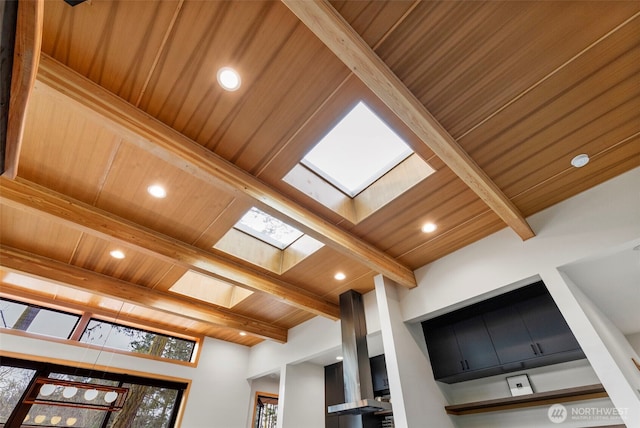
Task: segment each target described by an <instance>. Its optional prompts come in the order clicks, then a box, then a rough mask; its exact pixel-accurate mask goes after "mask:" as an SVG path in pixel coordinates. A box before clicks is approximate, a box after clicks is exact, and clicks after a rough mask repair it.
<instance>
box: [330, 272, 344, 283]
mask: <svg viewBox="0 0 640 428" xmlns="http://www.w3.org/2000/svg"><path fill="white" fill-rule="evenodd" d="M333 277H334V278H335V279H337V280H338V281H342V280H343V279H345V278H346V277H347V275H345V274H344V273H342V272H338V273H336V274H335V275H333Z"/></svg>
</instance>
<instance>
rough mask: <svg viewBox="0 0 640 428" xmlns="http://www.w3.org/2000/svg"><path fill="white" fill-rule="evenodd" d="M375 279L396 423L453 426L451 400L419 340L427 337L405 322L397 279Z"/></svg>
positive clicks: (401, 425)
mask: <svg viewBox="0 0 640 428" xmlns="http://www.w3.org/2000/svg"><path fill="white" fill-rule="evenodd" d="M374 282H375V291H376V300H377V303H378V311H379V313H380V329H381V332H382V344H383V347H384V354H385V361H386V363H387V375H388V377H389V389H390V391H391V402H392V405H393V419H394V422H395V426H396V427H397V428H409V427H412V428H413V427H422V426H433V427H438V428H446V427H453V426H454V424H453V422H452V420H451V417H450V416H449V415H447V414H446V412H445V410H444V406H445V405H447V404H448V403H447V401H446V399H445V397H444V395H443V394H442V391H441V390H440V388H439V387H438V385H437V384H436V381H435V380H434V379H433V372H432V371H431V365H430V363H429V359H428V358H427V356H426V354H425V352H424V351H423V349H421V347H420V345H418V342H417V341H416V340H417V339H418V340H420V341H423V340H424V339H422V338H421V337H420V335H421V333H420V332H419V330H420V329H419V326H417V330H414V331H413V333H412V331H411V330H410V329H409V326H407V325H406V324H405V323H404V322H403V320H402V313H401V310H400V301H399V298H398V294H397V289H396V287H397V286H396V285H395V283H394V282H393V281H391V280H389V279H388V278H385V277H383V276H382V275H378V276H376V277H375V278H374ZM413 334H416V335H418V338H417V339H416V338H414V335H413Z"/></svg>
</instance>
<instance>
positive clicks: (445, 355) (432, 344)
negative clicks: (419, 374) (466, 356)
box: [422, 323, 463, 379]
mask: <svg viewBox="0 0 640 428" xmlns="http://www.w3.org/2000/svg"><path fill="white" fill-rule="evenodd" d="M422 329H423V332H424V336H425V338H426V340H427V349H428V351H429V360H431V367H432V368H433V374H434V376H435V378H436V379H440V378H445V377H448V376H452V375H455V374H458V373H460V372H461V371H463V367H461V365H462V354H460V348H458V341H457V340H456V334H455V332H454V330H453V326H452V325H442V326H437V325H434V326H432V325H429V324H426V323H423V324H422Z"/></svg>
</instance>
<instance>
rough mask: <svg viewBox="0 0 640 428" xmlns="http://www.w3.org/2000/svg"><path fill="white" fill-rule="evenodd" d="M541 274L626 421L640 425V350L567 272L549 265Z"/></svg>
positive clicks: (632, 424) (632, 425) (634, 425)
mask: <svg viewBox="0 0 640 428" xmlns="http://www.w3.org/2000/svg"><path fill="white" fill-rule="evenodd" d="M540 276H541V277H542V280H543V281H544V282H545V284H546V285H547V288H548V289H549V292H550V293H551V296H552V297H553V299H554V300H555V302H556V305H557V306H558V308H559V309H560V312H561V313H562V315H563V316H564V318H565V320H566V321H567V324H569V327H571V330H572V331H573V334H574V335H575V337H576V339H577V340H578V343H580V346H581V347H582V350H583V351H584V353H585V355H586V356H587V359H588V360H589V363H590V364H591V366H592V367H593V370H594V371H595V372H596V374H597V375H598V378H599V379H600V382H602V385H603V386H604V387H605V389H606V390H607V393H608V394H609V397H610V398H611V401H612V402H613V405H614V406H615V407H616V409H617V410H619V411H620V413H621V416H622V418H623V420H624V422H625V424H626V425H627V426H629V427H640V372H638V370H637V369H636V367H635V366H634V365H633V362H632V360H631V358H632V357H634V358H636V359H637V358H638V354H637V353H636V352H635V350H634V349H633V348H632V347H631V345H630V344H629V342H628V341H627V340H626V338H625V337H624V335H623V334H622V333H621V332H620V330H618V328H617V327H615V325H613V323H612V322H611V321H610V320H609V319H608V318H607V317H606V316H605V315H604V314H603V313H602V312H601V311H600V310H599V309H598V307H597V305H596V304H595V302H593V301H591V300H590V299H589V298H588V297H587V296H586V295H585V294H584V293H583V292H582V290H580V288H579V287H578V286H577V285H576V284H574V283H573V281H572V280H571V279H570V278H569V277H568V276H566V274H564V273H562V272H560V271H558V270H557V269H548V270H547V271H545V272H541V273H540Z"/></svg>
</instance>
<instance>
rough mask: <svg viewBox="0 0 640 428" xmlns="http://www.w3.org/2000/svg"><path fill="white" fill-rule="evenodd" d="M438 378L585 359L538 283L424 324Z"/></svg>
mask: <svg viewBox="0 0 640 428" xmlns="http://www.w3.org/2000/svg"><path fill="white" fill-rule="evenodd" d="M422 329H423V331H424V336H425V339H426V342H427V349H428V352H429V359H430V360H431V366H432V368H433V374H434V377H435V379H436V380H440V381H442V382H447V383H452V382H461V381H465V380H470V379H477V378H480V377H485V376H492V375H495V374H499V373H508V372H512V371H515V370H521V369H526V368H533V367H540V366H543V365H549V364H556V363H560V362H564V361H571V360H577V359H580V358H584V353H583V352H582V349H580V345H579V344H578V341H577V340H576V339H575V337H574V336H573V333H572V332H571V329H570V328H569V326H568V325H567V323H566V321H565V320H564V318H563V317H562V314H561V313H560V310H559V309H558V307H557V306H556V305H555V302H554V301H553V299H552V298H551V295H549V293H548V291H547V289H546V287H545V286H544V284H543V283H542V282H538V283H536V284H533V285H531V286H527V287H524V288H522V289H519V290H515V291H513V292H509V293H506V294H504V295H501V296H498V297H496V298H493V299H489V300H486V301H483V302H480V303H477V304H474V305H471V306H468V307H466V308H463V309H460V310H457V311H455V312H451V313H449V314H445V315H443V316H441V317H438V318H435V319H432V320H427V321H424V322H423V323H422Z"/></svg>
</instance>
